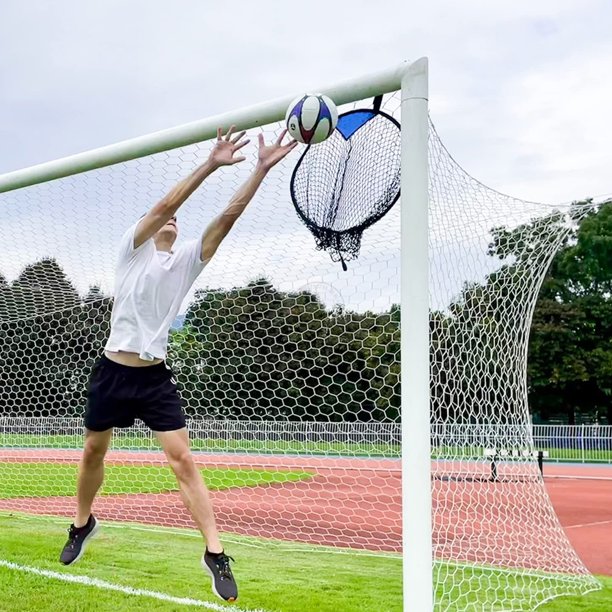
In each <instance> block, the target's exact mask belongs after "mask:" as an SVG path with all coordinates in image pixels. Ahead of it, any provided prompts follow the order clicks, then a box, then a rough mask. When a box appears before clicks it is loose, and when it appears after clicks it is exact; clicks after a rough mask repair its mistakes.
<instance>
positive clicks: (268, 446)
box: [0, 434, 400, 457]
mask: <svg viewBox="0 0 612 612" xmlns="http://www.w3.org/2000/svg"><path fill="white" fill-rule="evenodd" d="M82 446H83V436H82V435H66V436H61V435H44V436H39V435H27V434H0V448H45V449H54V448H57V449H69V448H72V449H81V448H82ZM112 448H113V449H114V450H139V451H142V450H144V451H148V450H154V451H158V450H160V449H159V445H158V443H157V441H156V440H155V439H153V438H143V437H139V436H124V435H115V437H114V438H113V446H112ZM191 448H192V450H194V451H204V452H215V453H217V452H221V453H226V452H234V453H252V452H256V453H262V454H278V453H285V454H290V455H299V454H309V455H328V456H329V455H335V456H339V457H344V456H348V457H359V456H363V457H399V456H400V447H399V445H396V444H365V443H364V444H348V443H340V442H295V441H284V440H266V441H261V440H242V439H235V440H225V439H223V438H193V437H192V438H191Z"/></svg>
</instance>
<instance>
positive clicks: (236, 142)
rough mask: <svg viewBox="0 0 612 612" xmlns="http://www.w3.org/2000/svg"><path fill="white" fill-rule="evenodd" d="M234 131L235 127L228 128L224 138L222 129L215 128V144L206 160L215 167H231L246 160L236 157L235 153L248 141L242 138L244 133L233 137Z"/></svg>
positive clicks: (241, 156)
mask: <svg viewBox="0 0 612 612" xmlns="http://www.w3.org/2000/svg"><path fill="white" fill-rule="evenodd" d="M235 129H236V126H235V125H232V126H230V129H229V130H227V133H226V134H225V136H224V135H223V129H222V128H217V142H215V146H214V147H213V150H212V151H211V152H210V156H209V158H208V160H209V161H210V162H211V163H212V164H213V165H214V166H215V167H220V166H232V165H233V164H238V163H240V162H241V161H244V160H245V159H246V158H245V157H244V156H243V155H236V153H237V152H238V151H239V150H240V149H242V147H244V146H246V145H248V144H249V139H248V138H246V139H245V138H244V135H245V133H246V132H244V131H242V132H240V133H238V134H236V135H233V134H234V130H235Z"/></svg>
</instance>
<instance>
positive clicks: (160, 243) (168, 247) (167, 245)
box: [155, 240, 172, 253]
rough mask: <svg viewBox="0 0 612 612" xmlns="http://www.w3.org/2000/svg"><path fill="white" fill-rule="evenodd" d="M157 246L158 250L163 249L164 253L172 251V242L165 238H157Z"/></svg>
mask: <svg viewBox="0 0 612 612" xmlns="http://www.w3.org/2000/svg"><path fill="white" fill-rule="evenodd" d="M155 248H156V249H157V250H158V251H163V252H164V253H172V242H166V241H165V240H156V241H155Z"/></svg>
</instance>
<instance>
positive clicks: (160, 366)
mask: <svg viewBox="0 0 612 612" xmlns="http://www.w3.org/2000/svg"><path fill="white" fill-rule="evenodd" d="M100 363H101V364H102V365H104V367H107V368H110V369H114V370H116V371H117V372H124V373H128V372H129V374H130V375H132V376H133V375H138V374H141V375H143V376H148V375H150V374H157V373H159V372H169V371H171V370H170V367H169V366H168V365H167V364H166V362H165V361H161V362H160V363H156V364H155V365H150V366H128V365H123V364H122V363H117V362H116V361H113V360H112V359H109V358H108V357H107V356H106V355H102V357H100Z"/></svg>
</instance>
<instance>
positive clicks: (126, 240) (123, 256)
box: [117, 222, 151, 265]
mask: <svg viewBox="0 0 612 612" xmlns="http://www.w3.org/2000/svg"><path fill="white" fill-rule="evenodd" d="M137 225H138V222H136V223H134V225H132V226H130V227H129V228H128V229H127V230H126V232H125V234H123V236H122V237H121V241H120V242H119V258H118V261H117V263H118V265H121V264H124V265H125V264H127V263H129V262H130V261H131V260H132V259H134V258H136V257H138V255H139V254H140V253H142V252H144V251H146V250H147V247H148V246H149V245H148V243H149V242H151V239H149V240H145V241H144V242H143V243H142V244H141V245H140V246H139V247H137V248H134V234H135V233H136V226H137Z"/></svg>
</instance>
